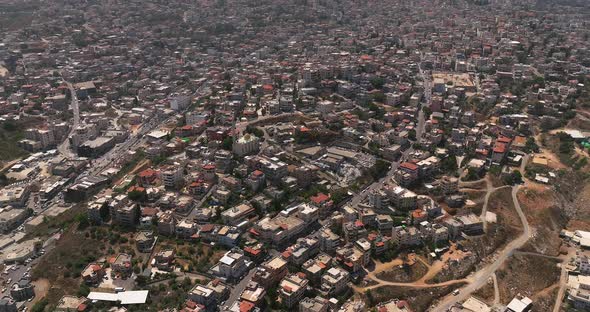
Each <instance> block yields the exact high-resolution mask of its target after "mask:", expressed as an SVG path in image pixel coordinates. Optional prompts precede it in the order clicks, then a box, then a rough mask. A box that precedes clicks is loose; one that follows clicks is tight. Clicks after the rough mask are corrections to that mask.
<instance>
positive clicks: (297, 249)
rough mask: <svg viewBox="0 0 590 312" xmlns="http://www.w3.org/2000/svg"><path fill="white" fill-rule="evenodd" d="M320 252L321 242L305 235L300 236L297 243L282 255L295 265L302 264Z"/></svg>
mask: <svg viewBox="0 0 590 312" xmlns="http://www.w3.org/2000/svg"><path fill="white" fill-rule="evenodd" d="M318 252H320V242H319V240H318V239H315V238H311V237H305V238H299V239H298V240H297V243H295V244H294V245H292V246H290V247H288V248H287V249H286V250H285V251H284V252H283V253H282V256H283V258H285V259H286V260H287V261H289V262H290V263H293V264H294V265H302V264H303V263H304V262H305V261H307V260H308V259H310V258H311V257H313V256H315V255H317V254H318Z"/></svg>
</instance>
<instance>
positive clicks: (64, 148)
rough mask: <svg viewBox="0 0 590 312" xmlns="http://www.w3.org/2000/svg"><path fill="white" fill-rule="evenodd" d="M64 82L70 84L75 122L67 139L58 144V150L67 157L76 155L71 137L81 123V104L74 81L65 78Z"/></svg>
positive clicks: (71, 104)
mask: <svg viewBox="0 0 590 312" xmlns="http://www.w3.org/2000/svg"><path fill="white" fill-rule="evenodd" d="M62 79H63V77H62ZM64 82H65V83H66V85H67V86H68V89H69V90H70V94H71V102H70V107H71V108H72V112H73V114H74V118H73V124H72V126H71V128H70V133H68V135H66V138H65V140H64V141H63V142H62V143H61V144H59V145H58V146H57V150H58V151H59V152H60V154H62V155H64V156H65V157H66V158H73V157H75V155H74V153H73V152H72V151H71V149H70V141H69V137H70V135H72V133H74V130H75V129H76V128H78V126H79V125H80V106H79V105H78V97H77V96H76V90H74V86H73V85H72V83H70V82H68V81H66V80H65V79H64Z"/></svg>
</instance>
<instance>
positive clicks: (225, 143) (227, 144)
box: [221, 137, 234, 151]
mask: <svg viewBox="0 0 590 312" xmlns="http://www.w3.org/2000/svg"><path fill="white" fill-rule="evenodd" d="M233 144H234V139H233V138H232V137H227V138H225V139H223V142H222V143H221V148H223V149H224V150H227V151H231V149H232V145H233Z"/></svg>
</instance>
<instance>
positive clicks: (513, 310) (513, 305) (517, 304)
mask: <svg viewBox="0 0 590 312" xmlns="http://www.w3.org/2000/svg"><path fill="white" fill-rule="evenodd" d="M532 306H533V301H532V300H531V299H530V298H528V297H520V296H517V297H515V298H514V299H512V300H511V301H510V303H508V306H506V309H505V310H504V312H527V311H530V310H531V307H532Z"/></svg>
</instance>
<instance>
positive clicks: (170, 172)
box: [160, 165, 184, 188]
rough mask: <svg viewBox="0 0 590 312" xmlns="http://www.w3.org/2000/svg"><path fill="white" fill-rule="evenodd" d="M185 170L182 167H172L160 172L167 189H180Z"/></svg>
mask: <svg viewBox="0 0 590 312" xmlns="http://www.w3.org/2000/svg"><path fill="white" fill-rule="evenodd" d="M183 171H184V168H183V167H182V166H180V165H170V166H168V167H166V168H164V169H163V170H162V171H161V172H160V176H161V177H162V182H163V183H164V185H165V186H166V187H170V188H175V187H178V186H179V185H180V184H181V182H182V179H183Z"/></svg>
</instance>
